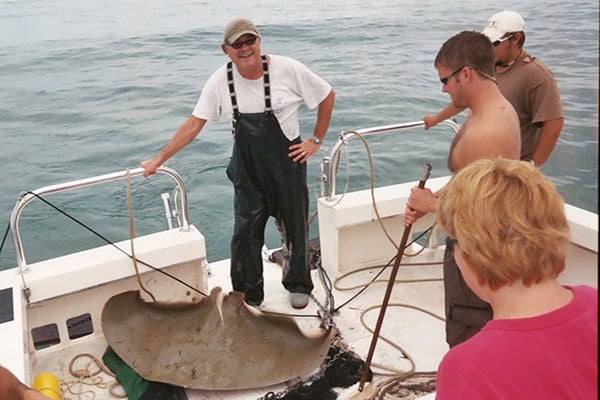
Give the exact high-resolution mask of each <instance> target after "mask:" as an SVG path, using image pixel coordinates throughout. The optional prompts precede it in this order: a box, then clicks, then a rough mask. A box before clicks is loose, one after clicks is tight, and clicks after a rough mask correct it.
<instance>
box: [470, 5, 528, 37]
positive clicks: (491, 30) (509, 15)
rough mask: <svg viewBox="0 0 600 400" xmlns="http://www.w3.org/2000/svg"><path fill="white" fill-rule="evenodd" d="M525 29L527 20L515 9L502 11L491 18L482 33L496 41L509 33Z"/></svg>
mask: <svg viewBox="0 0 600 400" xmlns="http://www.w3.org/2000/svg"><path fill="white" fill-rule="evenodd" d="M522 31H525V21H524V20H523V18H521V16H520V15H519V14H517V13H516V12H514V11H502V12H499V13H498V14H495V15H494V16H492V18H490V19H489V20H488V22H487V24H486V25H485V28H484V29H483V31H482V32H481V33H483V34H484V35H485V36H487V37H488V38H489V39H490V41H491V42H495V41H496V40H498V39H500V38H501V37H502V36H504V35H505V34H507V33H513V32H522Z"/></svg>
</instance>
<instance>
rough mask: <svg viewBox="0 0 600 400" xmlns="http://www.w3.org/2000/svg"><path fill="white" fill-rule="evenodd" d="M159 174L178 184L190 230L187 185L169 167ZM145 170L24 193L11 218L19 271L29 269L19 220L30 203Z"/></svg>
mask: <svg viewBox="0 0 600 400" xmlns="http://www.w3.org/2000/svg"><path fill="white" fill-rule="evenodd" d="M156 172H157V173H160V174H165V175H167V176H170V177H171V178H173V180H174V181H175V182H176V183H177V189H178V190H179V192H180V202H181V206H180V210H181V217H182V218H181V224H180V225H181V228H182V229H186V230H187V229H188V227H189V214H188V203H187V192H186V189H185V185H184V183H183V179H181V176H180V175H179V174H178V173H177V172H175V171H174V170H172V169H171V168H167V167H160V168H158V169H157V170H156ZM143 174H144V169H143V168H135V169H132V170H129V171H128V170H125V171H121V172H115V173H111V174H106V175H99V176H95V177H92V178H86V179H80V180H76V181H71V182H65V183H60V184H57V185H51V186H45V187H42V188H39V189H36V190H32V191H31V192H22V193H21V194H20V195H19V198H18V199H17V204H16V205H15V207H14V209H13V211H12V214H11V217H10V226H11V231H12V235H13V239H14V242H15V249H16V254H17V263H18V266H19V270H20V272H21V273H23V272H24V271H25V270H26V267H27V260H26V259H25V252H24V250H23V243H22V241H21V234H20V232H19V218H20V216H21V214H22V212H23V209H24V208H25V206H27V205H28V204H29V203H30V202H32V201H33V200H35V199H36V198H37V197H38V196H43V195H47V194H50V193H57V192H64V191H67V190H72V189H79V188H84V187H88V186H93V185H98V184H101V183H107V182H113V181H118V180H121V179H126V178H127V177H128V176H129V177H136V176H143Z"/></svg>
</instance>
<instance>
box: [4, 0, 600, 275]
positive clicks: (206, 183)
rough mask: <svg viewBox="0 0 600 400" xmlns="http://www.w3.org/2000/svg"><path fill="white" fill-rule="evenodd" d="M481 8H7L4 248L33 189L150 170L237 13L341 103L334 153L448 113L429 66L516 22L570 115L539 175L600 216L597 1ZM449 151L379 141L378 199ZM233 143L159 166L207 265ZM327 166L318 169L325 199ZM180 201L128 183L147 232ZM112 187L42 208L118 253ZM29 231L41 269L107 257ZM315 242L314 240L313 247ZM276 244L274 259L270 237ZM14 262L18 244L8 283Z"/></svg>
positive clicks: (407, 137) (35, 2) (69, 232)
mask: <svg viewBox="0 0 600 400" xmlns="http://www.w3.org/2000/svg"><path fill="white" fill-rule="evenodd" d="M489 3H490V4H491V2H489ZM486 4H488V2H482V1H480V0H468V1H454V2H447V1H442V0H432V1H429V2H426V3H425V2H422V1H412V0H403V1H389V0H382V1H377V0H375V1H371V2H364V1H354V0H344V1H342V0H334V1H326V2H325V1H321V0H319V1H316V0H308V1H295V2H292V1H275V0H267V1H255V2H251V3H249V2H243V1H239V0H230V1H227V2H217V1H189V0H188V1H185V0H181V1H164V0H122V1H105V0H85V1H80V0H60V1H58V0H27V1H25V0H8V1H5V0H0V135H1V142H0V165H1V171H2V172H1V174H2V179H0V229H1V230H2V233H4V230H5V229H6V227H7V226H8V224H9V220H10V213H11V211H12V209H13V207H14V204H15V201H16V199H17V196H18V194H19V193H20V192H22V191H27V190H33V189H37V188H40V187H43V186H47V185H51V184H56V183H60V182H66V181H70V180H75V179H82V178H86V177H90V176H95V175H101V174H106V173H112V172H119V171H123V170H125V169H126V168H136V167H138V166H139V162H140V161H141V160H144V159H146V158H149V157H150V156H153V155H154V154H155V153H156V152H157V151H158V150H159V149H160V148H161V147H162V146H163V145H164V144H166V142H167V141H168V139H169V138H170V137H171V136H172V135H173V133H174V132H175V130H176V129H177V128H178V127H179V125H180V124H181V123H182V122H183V121H184V120H185V119H186V118H187V117H188V116H189V115H190V113H191V111H192V109H193V107H194V105H195V103H196V100H197V98H198V95H199V93H200V90H201V88H202V86H203V84H204V82H205V80H206V79H207V78H208V76H209V75H210V74H211V73H212V72H213V71H214V70H215V69H216V68H218V66H220V65H221V64H222V63H224V62H226V57H225V56H224V55H223V54H222V52H221V50H220V47H219V44H220V41H221V39H222V31H223V29H224V26H225V25H226V23H227V22H228V21H229V20H230V19H231V18H234V17H240V16H245V17H249V18H251V19H253V20H254V22H255V23H256V24H257V25H258V27H259V29H260V30H261V32H262V34H263V36H264V39H263V52H265V53H276V54H281V55H287V56H291V57H293V58H296V59H298V60H300V61H302V62H303V63H305V64H306V65H308V66H309V67H310V68H311V69H313V70H314V71H315V72H317V73H318V74H319V75H321V76H322V77H324V78H325V79H326V80H328V81H329V82H330V83H331V84H332V85H333V86H334V88H335V89H336V92H337V101H336V106H335V110H334V116H333V120H332V122H331V127H330V130H329V133H328V136H327V138H326V141H325V145H324V146H323V150H325V149H326V148H328V147H329V146H330V145H331V144H332V143H333V142H334V140H335V139H336V138H337V135H338V134H339V132H340V131H342V130H350V129H359V128H367V127H373V126H380V125H389V124H396V123H403V122H409V121H417V120H420V119H421V118H422V116H423V115H425V114H428V113H431V112H434V111H437V110H439V109H440V108H441V107H443V106H444V105H445V104H446V103H447V102H448V101H449V97H448V96H447V95H446V94H444V93H442V91H441V86H440V83H439V81H438V78H437V74H436V71H435V69H434V68H433V59H434V57H435V55H436V53H437V51H438V49H439V47H440V46H441V44H442V43H443V42H444V41H445V40H446V39H447V38H449V37H450V36H452V35H454V34H455V33H457V32H459V31H461V30H478V31H479V30H481V29H482V28H483V25H484V23H485V21H487V19H488V18H489V17H490V16H491V15H493V14H495V13H496V12H498V11H502V9H510V10H515V11H518V12H519V13H521V15H522V16H523V17H524V18H525V21H526V32H527V41H526V43H525V48H526V49H527V50H528V51H529V52H530V53H531V54H532V55H534V56H537V57H539V58H541V59H542V60H543V61H544V62H545V63H546V64H547V65H548V66H550V68H551V69H552V70H553V71H554V74H555V76H556V79H557V81H558V84H559V87H560V90H561V93H562V98H563V106H564V110H565V114H566V120H565V126H564V129H563V132H562V135H561V137H560V139H559V143H558V145H557V147H556V149H555V151H554V153H553V155H552V157H551V159H550V160H549V162H548V163H547V164H546V165H545V166H544V167H543V169H542V171H543V172H544V173H546V174H547V175H548V176H549V177H550V178H551V180H552V181H553V182H554V183H555V184H556V185H557V187H558V188H559V190H560V192H561V193H562V194H563V196H564V197H565V199H566V201H567V202H569V203H571V204H573V205H576V206H579V207H582V208H584V209H586V210H590V211H593V212H598V197H597V191H598V2H597V1H596V0H574V1H564V0H556V1H540V0H532V1H530V2H527V4H525V2H522V1H518V2H517V1H505V2H503V3H502V5H501V7H503V8H498V3H494V4H492V5H486ZM301 113H302V119H301V124H302V131H303V132H304V134H305V135H308V134H311V132H312V124H313V122H314V118H315V111H314V110H313V111H308V110H306V109H302V111H301ZM463 120H464V116H459V117H458V122H459V123H461V122H462V121H463ZM451 138H452V137H451V134H450V131H449V129H448V128H445V127H441V128H434V129H431V130H429V131H424V130H422V129H415V130H411V131H405V132H400V133H396V134H389V135H380V136H372V137H370V138H369V146H370V151H371V152H372V153H373V157H374V158H375V160H374V163H375V179H376V183H375V184H376V185H390V184H395V183H399V182H402V181H406V180H416V179H417V178H418V177H419V174H420V172H421V170H422V166H423V164H424V163H425V162H431V163H432V164H433V168H434V169H433V172H432V176H434V177H436V176H442V175H447V174H448V171H447V170H446V155H447V152H448V147H449V144H450V141H451ZM231 146H232V141H231V136H230V130H229V124H228V123H227V122H226V121H223V122H220V123H217V124H209V125H207V127H206V128H205V130H204V131H203V132H202V133H201V134H200V136H199V138H198V139H197V140H196V141H194V142H193V143H192V144H191V145H189V146H188V147H187V148H186V149H184V150H183V151H182V152H180V153H179V154H177V155H176V156H175V157H174V158H172V159H171V160H170V161H169V162H168V163H167V164H166V165H167V166H169V167H171V168H174V169H175V170H177V171H178V172H179V173H180V174H181V175H182V177H183V179H184V181H185V182H186V184H187V187H188V190H189V193H188V197H189V201H190V219H191V222H192V223H193V224H195V225H196V226H197V227H198V228H199V229H200V230H201V231H202V232H203V233H204V234H205V236H206V242H207V250H208V257H209V261H214V260H218V259H221V258H226V257H228V256H229V238H230V234H231V229H232V224H233V211H232V188H231V185H230V183H229V181H228V180H227V178H226V176H225V168H226V166H227V163H228V159H229V153H230V151H231ZM323 154H324V151H322V154H321V155H323ZM366 160H367V158H366V155H365V149H364V147H363V144H362V142H361V141H360V140H354V141H352V142H350V145H349V148H348V162H349V164H348V172H347V173H348V176H349V178H350V182H349V189H366V188H368V187H369V173H368V168H367V165H368V164H367V161H366ZM319 161H320V157H313V158H312V159H311V160H310V162H309V175H310V177H309V185H310V188H311V191H312V192H313V193H315V194H316V193H318V191H319V189H318V186H317V185H315V175H316V172H317V169H318V164H319ZM345 174H346V172H344V175H345ZM172 186H173V185H172V184H171V182H170V181H169V180H168V179H167V178H164V177H163V178H161V177H156V178H152V179H150V180H144V179H141V178H138V179H137V180H134V182H133V183H132V189H133V207H134V212H135V217H136V218H135V228H136V232H137V234H138V235H141V234H146V233H150V232H155V231H156V230H158V229H161V228H162V227H163V226H164V225H165V221H164V218H163V209H162V204H161V200H160V198H159V197H158V195H157V196H152V195H150V193H154V191H157V192H156V193H157V194H158V193H159V192H160V191H170V190H171V189H172ZM101 188H102V189H100V188H91V189H89V190H84V191H80V192H68V193H66V194H64V195H51V196H48V200H49V201H51V202H53V203H54V204H56V205H57V206H58V207H60V208H61V209H62V210H64V211H65V212H67V213H69V214H70V215H72V216H73V217H74V218H77V219H78V220H80V221H81V222H82V223H85V224H86V225H89V226H90V227H91V228H93V229H94V230H96V231H97V232H99V233H101V234H102V235H103V236H105V237H106V238H108V239H109V240H112V241H118V240H125V239H127V238H128V237H129V218H128V210H127V207H126V202H125V198H126V189H125V185H124V183H123V182H120V183H114V184H110V185H106V186H102V187H101ZM341 188H343V184H339V185H338V191H339V190H340V189H341ZM313 199H314V196H313ZM315 209H316V205H315V201H314V200H313V201H312V203H311V210H313V211H314V210H315ZM20 228H21V232H22V237H23V242H24V247H25V254H26V257H27V261H28V262H30V263H31V262H35V261H39V260H40V259H42V258H45V257H47V256H49V255H59V254H64V253H65V252H68V251H72V250H74V249H82V248H87V247H90V246H91V245H97V244H102V243H103V242H102V240H100V239H98V238H96V237H94V235H92V234H90V233H88V232H86V231H85V230H83V229H82V228H81V227H80V226H79V225H77V224H75V223H74V222H72V221H70V220H68V219H67V218H66V217H64V216H63V215H61V214H59V213H57V212H56V211H54V210H53V209H51V208H49V207H48V206H47V205H45V204H43V203H41V202H34V203H32V204H31V205H30V206H28V207H27V208H26V209H25V212H24V214H23V216H22V217H21V223H20ZM317 234H318V230H317V228H316V225H315V226H311V237H314V236H316V235H317ZM267 240H268V243H267V244H268V245H269V246H270V247H275V246H277V240H276V234H275V230H274V228H273V227H272V226H271V225H269V232H268V239H267ZM14 265H15V255H14V243H13V241H12V237H11V236H10V235H9V237H8V238H7V240H6V243H5V245H4V249H3V250H2V253H0V269H6V268H9V267H12V266H14Z"/></svg>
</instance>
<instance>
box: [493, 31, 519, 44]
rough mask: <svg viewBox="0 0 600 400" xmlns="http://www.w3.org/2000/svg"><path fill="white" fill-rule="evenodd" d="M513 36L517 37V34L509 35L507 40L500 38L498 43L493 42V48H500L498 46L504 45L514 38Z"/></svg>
mask: <svg viewBox="0 0 600 400" xmlns="http://www.w3.org/2000/svg"><path fill="white" fill-rule="evenodd" d="M513 36H515V34H514V33H511V34H510V35H508V36H507V37H505V38H500V39H498V40H496V41H494V42H492V46H494V47H498V46H500V45H501V44H502V43H504V42H506V41H507V40H508V39H510V38H512V37H513Z"/></svg>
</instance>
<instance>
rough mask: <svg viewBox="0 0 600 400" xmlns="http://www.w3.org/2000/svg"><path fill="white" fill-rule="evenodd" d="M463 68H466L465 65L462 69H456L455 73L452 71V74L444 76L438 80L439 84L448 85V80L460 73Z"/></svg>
mask: <svg viewBox="0 0 600 400" xmlns="http://www.w3.org/2000/svg"><path fill="white" fill-rule="evenodd" d="M465 67H466V65H463V66H462V67H460V68H459V69H457V70H456V71H454V72H452V73H450V74H448V75H446V76H445V77H443V78H440V82H442V85H444V86H446V85H447V84H448V80H449V79H450V78H452V77H453V76H454V75H456V74H458V73H459V72H460V71H462V70H463V68H465Z"/></svg>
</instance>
